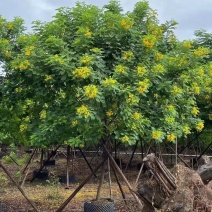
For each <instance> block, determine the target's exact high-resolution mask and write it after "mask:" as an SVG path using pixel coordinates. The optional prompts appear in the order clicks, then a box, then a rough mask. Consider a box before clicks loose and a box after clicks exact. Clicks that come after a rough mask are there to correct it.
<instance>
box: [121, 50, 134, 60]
mask: <svg viewBox="0 0 212 212" xmlns="http://www.w3.org/2000/svg"><path fill="white" fill-rule="evenodd" d="M132 57H133V52H132V51H127V52H124V55H123V59H124V60H131V59H132Z"/></svg>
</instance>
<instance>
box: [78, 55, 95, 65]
mask: <svg viewBox="0 0 212 212" xmlns="http://www.w3.org/2000/svg"><path fill="white" fill-rule="evenodd" d="M92 59H93V58H92V57H90V56H88V55H84V56H83V57H82V58H81V59H80V62H81V63H87V64H89V63H90V62H91V61H92Z"/></svg>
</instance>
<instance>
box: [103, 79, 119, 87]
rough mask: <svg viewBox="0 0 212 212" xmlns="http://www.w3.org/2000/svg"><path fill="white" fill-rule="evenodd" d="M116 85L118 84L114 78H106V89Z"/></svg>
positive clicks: (104, 83) (104, 82)
mask: <svg viewBox="0 0 212 212" xmlns="http://www.w3.org/2000/svg"><path fill="white" fill-rule="evenodd" d="M116 83H117V81H116V80H115V79H113V78H112V77H110V78H106V79H105V80H104V81H103V85H104V87H109V86H112V85H115V84H116Z"/></svg>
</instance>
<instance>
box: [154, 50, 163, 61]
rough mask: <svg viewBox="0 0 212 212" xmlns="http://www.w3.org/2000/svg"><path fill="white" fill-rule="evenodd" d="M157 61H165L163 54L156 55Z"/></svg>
mask: <svg viewBox="0 0 212 212" xmlns="http://www.w3.org/2000/svg"><path fill="white" fill-rule="evenodd" d="M155 59H156V61H160V60H162V59H163V55H162V54H161V53H159V52H157V53H156V54H155Z"/></svg>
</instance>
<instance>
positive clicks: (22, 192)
mask: <svg viewBox="0 0 212 212" xmlns="http://www.w3.org/2000/svg"><path fill="white" fill-rule="evenodd" d="M0 167H1V168H2V169H3V170H4V172H5V173H6V174H7V176H8V177H9V178H10V180H11V181H12V182H13V183H14V184H15V185H16V187H17V188H18V190H19V191H20V192H21V194H22V195H23V196H24V198H25V199H26V200H27V201H28V203H29V204H30V205H31V206H32V207H33V208H34V209H35V211H37V212H39V210H38V209H37V208H36V206H35V205H34V204H33V202H32V201H31V200H30V199H29V198H28V197H27V196H26V194H25V193H24V190H23V189H22V188H21V187H20V186H19V185H18V183H17V182H16V181H15V180H14V179H13V177H12V176H11V174H10V173H9V172H8V171H7V169H6V167H4V166H3V164H2V163H1V161H0Z"/></svg>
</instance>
